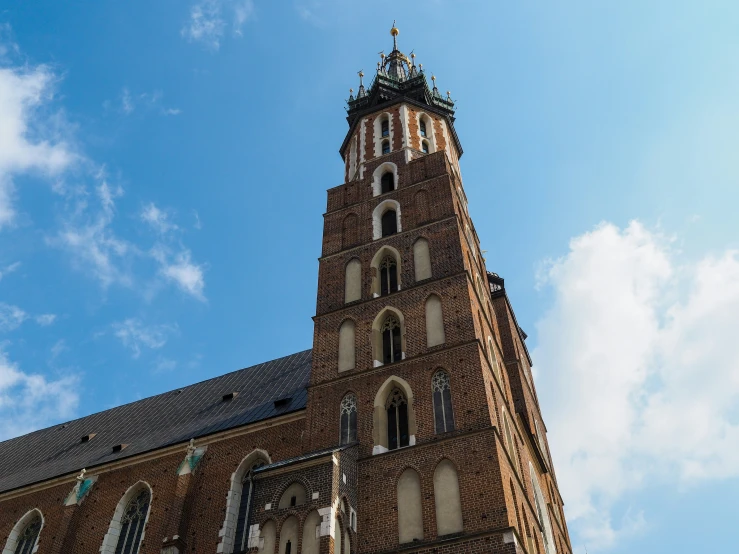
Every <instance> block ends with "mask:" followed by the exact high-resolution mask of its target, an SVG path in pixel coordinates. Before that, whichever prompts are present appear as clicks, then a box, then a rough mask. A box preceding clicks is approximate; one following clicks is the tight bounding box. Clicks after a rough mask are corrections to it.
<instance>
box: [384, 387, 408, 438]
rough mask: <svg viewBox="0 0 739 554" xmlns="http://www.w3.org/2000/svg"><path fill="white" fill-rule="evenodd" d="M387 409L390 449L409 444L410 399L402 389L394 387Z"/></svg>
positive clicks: (388, 399) (386, 405)
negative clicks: (408, 399) (407, 398)
mask: <svg viewBox="0 0 739 554" xmlns="http://www.w3.org/2000/svg"><path fill="white" fill-rule="evenodd" d="M385 409H386V410H387V442H388V445H387V446H388V450H395V449H396V448H401V447H403V446H408V444H409V438H410V436H409V434H408V401H407V400H406V398H405V395H404V394H403V391H401V390H400V389H393V392H391V393H390V396H388V398H387V403H386V404H385Z"/></svg>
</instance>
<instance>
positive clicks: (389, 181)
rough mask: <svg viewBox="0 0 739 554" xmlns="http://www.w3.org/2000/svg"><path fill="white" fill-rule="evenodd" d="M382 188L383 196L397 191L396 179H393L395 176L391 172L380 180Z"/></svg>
mask: <svg viewBox="0 0 739 554" xmlns="http://www.w3.org/2000/svg"><path fill="white" fill-rule="evenodd" d="M385 153H386V152H383V154H385ZM380 187H381V188H380V190H381V191H382V194H385V193H386V192H392V191H394V190H395V177H393V174H392V173H391V172H390V171H388V172H387V173H384V174H383V175H382V177H381V178H380Z"/></svg>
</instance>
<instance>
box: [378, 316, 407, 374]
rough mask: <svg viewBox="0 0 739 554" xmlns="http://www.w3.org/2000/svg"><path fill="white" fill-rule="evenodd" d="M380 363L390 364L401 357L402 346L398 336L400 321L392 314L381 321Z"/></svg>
mask: <svg viewBox="0 0 739 554" xmlns="http://www.w3.org/2000/svg"><path fill="white" fill-rule="evenodd" d="M381 331H382V363H384V364H390V363H392V362H399V361H400V360H402V359H403V347H402V343H401V338H400V322H399V321H398V318H397V317H395V316H394V315H389V316H387V318H385V321H384V322H383V323H382V329H381Z"/></svg>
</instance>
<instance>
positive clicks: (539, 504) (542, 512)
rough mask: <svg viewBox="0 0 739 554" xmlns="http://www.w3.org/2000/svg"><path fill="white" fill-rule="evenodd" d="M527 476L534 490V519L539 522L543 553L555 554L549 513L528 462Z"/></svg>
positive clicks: (533, 470) (537, 480)
mask: <svg viewBox="0 0 739 554" xmlns="http://www.w3.org/2000/svg"><path fill="white" fill-rule="evenodd" d="M529 476H530V477H531V484H532V486H533V488H534V506H535V507H536V517H537V519H538V520H539V525H540V526H541V529H542V533H541V539H542V541H543V542H544V552H545V553H546V554H556V553H557V547H556V546H555V544H554V533H553V532H552V523H551V521H549V512H548V511H547V505H546V502H544V495H543V494H542V493H541V487H539V478H538V477H537V476H536V470H535V469H534V466H533V464H532V463H531V462H529Z"/></svg>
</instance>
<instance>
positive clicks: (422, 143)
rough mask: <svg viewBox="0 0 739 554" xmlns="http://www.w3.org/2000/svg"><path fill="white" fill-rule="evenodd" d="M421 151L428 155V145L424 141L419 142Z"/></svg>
mask: <svg viewBox="0 0 739 554" xmlns="http://www.w3.org/2000/svg"><path fill="white" fill-rule="evenodd" d="M421 150H423V153H424V154H428V153H429V143H428V141H426V140H424V141H422V142H421Z"/></svg>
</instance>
